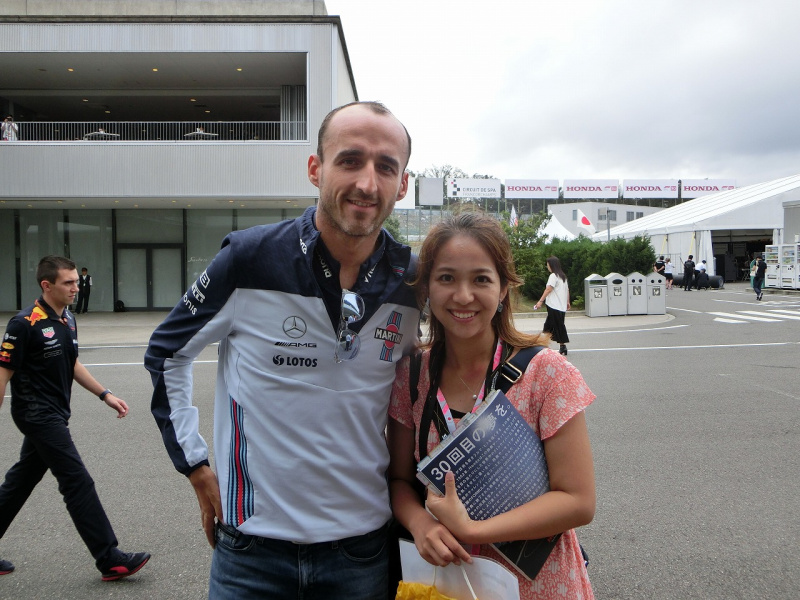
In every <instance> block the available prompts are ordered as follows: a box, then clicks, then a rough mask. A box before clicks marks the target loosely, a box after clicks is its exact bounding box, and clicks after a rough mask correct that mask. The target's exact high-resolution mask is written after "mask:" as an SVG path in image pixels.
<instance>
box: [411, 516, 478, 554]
mask: <svg viewBox="0 0 800 600" xmlns="http://www.w3.org/2000/svg"><path fill="white" fill-rule="evenodd" d="M410 532H411V535H412V536H413V537H414V545H415V546H416V547H417V552H419V555H420V556H421V557H422V558H424V559H425V560H426V561H428V562H429V563H431V564H432V565H436V566H438V567H446V566H447V565H449V564H450V563H455V564H457V565H460V564H461V562H462V561H464V562H467V563H471V562H472V558H471V557H470V555H469V552H467V551H466V550H465V549H464V547H463V546H462V545H461V544H460V543H459V542H458V540H457V539H456V538H455V537H453V534H452V533H450V532H449V531H448V530H447V527H445V526H444V525H442V524H441V523H440V522H438V521H437V520H436V519H434V518H433V517H431V516H430V515H429V514H428V513H427V512H426V513H425V518H424V520H420V521H419V522H418V523H417V524H415V526H414V527H413V528H412V529H411V530H410Z"/></svg>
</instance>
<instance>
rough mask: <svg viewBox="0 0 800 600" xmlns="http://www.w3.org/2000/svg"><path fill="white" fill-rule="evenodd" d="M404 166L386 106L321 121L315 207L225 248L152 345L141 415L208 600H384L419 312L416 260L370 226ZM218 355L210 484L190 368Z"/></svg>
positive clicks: (401, 132)
mask: <svg viewBox="0 0 800 600" xmlns="http://www.w3.org/2000/svg"><path fill="white" fill-rule="evenodd" d="M410 151H411V139H410V137H409V136H408V133H407V132H406V130H405V127H403V125H402V124H401V123H400V122H399V121H398V120H397V119H396V118H395V117H394V116H393V115H392V114H391V113H390V112H389V111H388V110H387V109H386V108H385V107H383V106H382V105H381V104H378V103H373V102H356V103H352V104H350V105H346V106H344V107H340V108H339V109H335V110H334V111H332V112H331V113H330V114H329V115H328V116H327V117H326V118H325V120H324V121H323V123H322V126H321V127H320V132H319V143H318V147H317V153H316V154H315V155H312V156H311V157H310V158H309V161H308V176H309V179H310V181H311V182H312V183H313V184H314V185H316V186H317V187H318V188H319V190H320V195H319V204H318V206H317V207H312V208H309V209H307V210H306V211H305V213H304V214H303V215H302V216H301V217H299V218H297V219H295V220H293V221H285V222H282V223H279V224H274V225H267V226H261V227H254V228H251V229H248V230H244V231H237V232H234V233H231V234H230V235H228V236H227V237H226V238H225V240H224V242H223V244H222V249H221V251H220V252H219V254H218V255H217V256H216V257H215V258H214V260H213V261H212V262H211V263H210V264H209V266H208V268H207V269H206V271H204V272H203V273H202V274H201V275H200V277H199V279H198V280H197V281H196V282H195V283H194V284H193V285H192V286H191V287H190V289H189V290H188V291H187V292H186V294H185V295H184V296H183V298H182V299H181V301H180V302H179V303H178V305H177V306H176V307H175V308H174V309H173V310H172V312H171V313H170V315H169V316H168V317H167V319H166V320H165V321H164V322H163V323H162V324H161V325H160V326H159V327H158V328H157V329H156V331H155V332H154V333H153V335H152V338H151V340H150V345H149V347H148V349H147V352H146V356H145V364H146V367H147V369H148V370H149V371H150V372H151V374H152V379H153V383H154V386H155V390H154V394H153V400H152V411H153V414H154V416H155V418H156V421H157V422H158V425H159V427H160V428H161V431H162V435H163V438H164V443H165V445H166V447H167V450H168V452H169V454H170V456H171V458H172V460H173V462H174V464H175V466H176V468H177V469H178V470H179V471H180V472H181V473H183V474H185V475H187V476H188V477H189V479H190V481H191V483H192V485H193V486H194V488H195V492H196V493H197V497H198V500H199V503H200V507H201V516H202V520H203V527H204V530H205V532H206V535H207V537H208V540H209V543H210V544H211V545H212V546H214V547H215V550H214V556H213V560H212V566H211V581H210V588H209V597H211V598H234V597H235V598H250V597H253V598H255V597H274V598H284V597H295V596H297V594H298V591H299V590H302V594H303V597H304V598H363V599H375V598H384V597H385V596H386V589H387V552H386V548H385V545H386V544H385V542H386V529H387V526H386V524H387V522H388V521H389V518H390V516H391V511H390V507H389V498H388V490H387V484H386V468H387V466H388V460H389V458H388V452H387V448H386V442H385V439H384V428H385V425H386V419H387V416H386V415H387V408H388V402H389V394H390V390H391V385H392V382H393V380H394V371H395V365H396V363H397V362H398V361H399V360H400V359H401V358H402V356H403V355H404V354H408V353H409V352H410V350H411V348H412V347H413V345H414V343H415V341H416V335H417V331H418V324H419V311H418V309H417V307H416V304H415V301H414V298H413V294H412V290H411V288H410V286H409V285H408V279H409V276H410V273H409V267H410V265H411V251H410V249H409V248H408V247H407V246H404V245H401V244H399V243H397V242H396V241H394V240H393V239H392V237H391V236H390V235H389V234H388V233H387V232H386V231H385V230H383V229H382V228H381V225H382V223H383V221H384V220H385V219H386V217H387V216H388V215H389V214H390V213H391V211H392V209H393V207H394V204H395V202H396V201H397V200H399V199H402V198H403V197H404V196H405V194H406V191H407V186H408V175H407V174H406V173H405V167H406V165H407V164H408V158H409V155H410ZM216 341H219V360H218V370H217V384H216V391H215V403H214V457H215V461H214V462H215V468H216V475H215V474H214V472H213V471H212V470H211V469H210V467H209V453H208V448H207V446H206V443H205V441H204V440H203V438H202V437H201V436H200V434H199V432H198V411H197V409H196V408H195V407H194V406H193V404H192V361H193V359H194V358H195V357H196V356H197V355H198V354H199V353H200V352H201V351H202V350H203V349H204V348H205V347H206V346H208V345H209V344H210V343H212V342H216ZM203 393H204V390H198V394H199V395H200V394H203Z"/></svg>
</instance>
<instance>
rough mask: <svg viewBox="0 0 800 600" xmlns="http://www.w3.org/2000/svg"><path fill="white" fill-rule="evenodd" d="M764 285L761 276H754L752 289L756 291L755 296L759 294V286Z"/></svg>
mask: <svg viewBox="0 0 800 600" xmlns="http://www.w3.org/2000/svg"><path fill="white" fill-rule="evenodd" d="M763 286H764V278H763V277H756V278H755V279H753V291H754V292H755V293H756V296H760V295H761V288H762V287H763Z"/></svg>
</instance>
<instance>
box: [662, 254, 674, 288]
mask: <svg viewBox="0 0 800 600" xmlns="http://www.w3.org/2000/svg"><path fill="white" fill-rule="evenodd" d="M672 268H673V267H672V261H671V260H670V259H668V258H667V259H665V260H664V279H665V280H666V281H667V289H668V290H671V289H672V279H673V277H672Z"/></svg>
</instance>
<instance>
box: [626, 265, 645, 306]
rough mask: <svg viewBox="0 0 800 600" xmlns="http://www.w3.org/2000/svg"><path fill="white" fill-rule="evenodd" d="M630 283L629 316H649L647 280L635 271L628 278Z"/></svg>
mask: <svg viewBox="0 0 800 600" xmlns="http://www.w3.org/2000/svg"><path fill="white" fill-rule="evenodd" d="M627 281H628V314H629V315H646V314H647V280H646V278H645V276H644V275H642V274H641V273H639V272H638V271H634V272H633V273H631V274H630V275H628V278H627Z"/></svg>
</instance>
